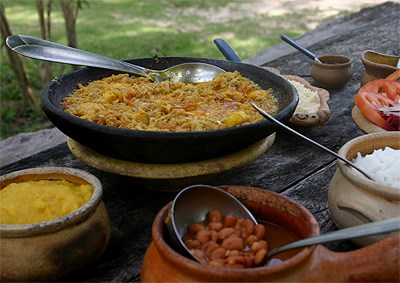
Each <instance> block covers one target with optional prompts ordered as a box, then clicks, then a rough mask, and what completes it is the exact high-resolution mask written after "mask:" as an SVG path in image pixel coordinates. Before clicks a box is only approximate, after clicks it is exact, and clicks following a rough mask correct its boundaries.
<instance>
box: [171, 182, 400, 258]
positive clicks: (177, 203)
mask: <svg viewBox="0 0 400 283" xmlns="http://www.w3.org/2000/svg"><path fill="white" fill-rule="evenodd" d="M212 209H218V210H220V211H221V213H222V215H223V216H227V215H235V216H237V217H242V218H244V219H250V220H252V221H254V222H255V223H257V221H256V220H255V218H254V217H253V215H252V214H251V212H250V211H249V210H248V209H247V208H246V207H245V206H244V205H243V204H242V203H241V202H240V201H239V200H238V199H237V198H235V197H234V196H232V195H231V194H229V193H227V192H225V191H224V190H222V189H219V188H216V187H212V186H207V185H193V186H190V187H187V188H185V189H183V190H182V191H180V192H179V193H178V194H177V196H176V197H175V199H174V200H173V202H172V206H171V208H170V211H169V216H168V217H167V220H166V225H167V231H168V234H169V236H170V239H171V240H172V244H173V245H174V247H176V248H178V250H180V251H184V252H185V253H186V254H188V255H190V256H191V257H193V258H194V259H195V260H197V261H199V262H201V261H200V260H198V259H196V257H195V256H194V255H193V254H192V253H191V252H190V250H189V249H188V248H187V247H186V245H185V243H184V242H183V236H184V234H185V232H186V230H187V228H188V226H189V225H190V224H193V223H199V222H203V221H204V220H205V219H206V218H207V214H208V212H209V211H210V210H212ZM398 230H400V219H399V218H392V219H388V220H383V221H378V222H373V223H368V224H363V225H359V226H354V227H351V228H346V229H342V230H338V231H334V232H330V233H326V234H323V235H319V236H314V237H311V238H306V239H302V240H299V241H295V242H292V243H289V244H287V245H284V246H282V247H279V248H276V249H274V250H271V251H270V252H269V253H268V254H267V258H269V257H272V256H274V255H276V254H279V253H282V252H284V251H287V250H291V249H296V248H301V247H306V246H311V245H316V244H322V243H327V242H332V241H337V240H347V239H353V238H358V237H364V236H371V235H378V234H384V233H389V232H394V231H398Z"/></svg>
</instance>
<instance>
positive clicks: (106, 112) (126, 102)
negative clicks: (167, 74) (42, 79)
mask: <svg viewBox="0 0 400 283" xmlns="http://www.w3.org/2000/svg"><path fill="white" fill-rule="evenodd" d="M250 101H254V102H256V103H257V104H258V105H259V106H260V107H262V108H263V109H266V110H267V111H268V112H269V113H270V114H272V115H273V114H276V112H277V110H278V106H277V99H276V97H275V96H274V94H273V91H272V89H268V90H263V89H261V88H260V87H259V86H258V85H257V84H255V83H254V82H252V81H251V80H249V79H247V78H245V77H243V76H241V75H240V73H239V72H237V71H236V72H227V73H222V74H219V75H217V76H216V77H215V78H214V79H213V80H212V81H210V82H204V83H182V82H170V81H165V82H162V83H155V82H152V81H151V80H149V79H147V78H144V77H130V76H129V75H128V74H120V75H113V76H110V77H107V78H104V79H102V80H98V81H94V82H91V83H89V84H88V85H87V86H83V85H79V86H78V88H77V89H76V90H75V91H74V92H73V93H72V94H71V95H70V96H68V97H66V98H65V99H64V100H63V108H64V110H65V111H66V112H67V113H69V114H72V115H75V116H77V117H79V118H82V119H85V120H88V121H91V122H94V123H98V124H102V125H107V126H112V127H119V128H127V129H133V130H144V131H165V132H190V131H207V130H215V129H222V128H229V127H235V126H239V125H244V124H250V123H255V122H258V121H262V120H263V117H262V116H261V115H260V114H259V113H258V112H257V111H256V110H255V109H254V108H253V107H252V106H251V105H250V104H249V102H250Z"/></svg>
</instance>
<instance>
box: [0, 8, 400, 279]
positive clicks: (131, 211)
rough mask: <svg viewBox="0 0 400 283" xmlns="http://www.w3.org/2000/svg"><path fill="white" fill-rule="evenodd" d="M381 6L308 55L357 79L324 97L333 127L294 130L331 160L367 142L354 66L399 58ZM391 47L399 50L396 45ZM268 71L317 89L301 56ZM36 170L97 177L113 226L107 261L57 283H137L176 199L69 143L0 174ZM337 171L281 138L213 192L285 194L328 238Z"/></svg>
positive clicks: (391, 21)
mask: <svg viewBox="0 0 400 283" xmlns="http://www.w3.org/2000/svg"><path fill="white" fill-rule="evenodd" d="M384 5H385V7H384V8H385V9H383V8H382V7H380V8H379V9H377V8H375V9H376V10H377V11H379V13H381V17H379V18H378V19H376V15H375V18H374V20H372V21H371V22H370V23H368V24H366V25H365V26H362V27H361V28H358V29H356V30H350V31H349V32H348V33H347V34H345V35H340V36H335V37H331V38H328V39H325V40H323V41H321V42H319V43H317V44H315V45H313V46H312V47H310V49H312V50H313V51H314V52H315V53H316V54H321V55H322V54H342V55H345V56H348V57H350V58H352V60H353V72H354V75H353V78H352V79H351V81H350V82H349V83H348V84H347V85H346V86H345V87H343V88H342V89H335V90H329V93H330V100H329V101H328V104H329V108H330V111H331V117H330V119H329V120H328V121H327V122H326V123H324V124H323V125H319V126H316V127H307V128H304V127H301V128H300V127H299V128H296V130H298V131H300V132H301V133H302V134H304V135H306V136H307V137H309V138H311V139H313V140H315V141H317V142H319V143H321V144H323V145H325V146H326V147H328V148H330V149H331V150H333V151H335V152H337V151H338V150H339V148H340V147H341V146H342V145H343V144H345V143H346V142H347V141H349V140H351V139H353V138H355V137H357V136H360V135H363V134H364V132H363V131H362V130H360V129H359V128H358V126H357V125H356V124H355V123H354V121H353V119H352V117H351V110H352V108H353V106H354V102H353V98H354V95H355V94H356V93H357V91H358V89H359V87H360V78H361V76H362V73H363V71H364V68H363V66H362V64H361V61H360V60H359V56H360V54H361V52H362V51H363V50H365V49H371V50H379V51H380V52H382V53H387V54H392V53H397V55H398V52H399V50H398V48H395V47H394V46H398V34H397V30H398V27H397V24H398V13H397V12H398V10H399V6H400V5H398V4H393V3H388V4H384ZM381 6H382V5H381ZM378 7H379V6H378ZM396 9H397V10H396ZM396 11H397V12H396ZM368 13H374V9H367V10H366V11H364V13H363V14H356V16H360V17H361V16H362V17H363V18H365V17H366V16H368V15H366V14H368ZM395 40H396V41H397V45H396V44H394V41H395ZM260 63H262V62H260ZM268 66H269V67H274V68H278V69H279V70H280V71H281V73H282V74H283V75H286V74H289V75H296V76H300V77H303V78H305V79H306V80H307V81H309V82H310V83H311V85H315V84H314V82H313V81H312V79H311V75H310V69H311V61H310V60H307V59H306V58H305V57H304V55H303V54H300V53H293V54H291V55H288V56H285V57H282V58H279V59H277V60H274V61H272V62H269V63H268ZM37 166H66V167H74V168H80V169H83V170H86V171H88V172H90V173H92V174H94V175H95V176H97V177H98V178H99V179H100V181H101V182H102V184H103V187H104V197H103V200H104V202H105V204H106V206H107V209H108V211H109V214H110V218H111V224H112V232H111V240H110V244H109V246H108V247H107V249H106V252H105V254H104V255H103V256H102V257H101V258H100V259H99V260H98V261H97V262H95V263H94V264H92V265H91V266H90V267H88V268H87V269H85V270H83V271H80V272H76V273H74V274H71V275H69V276H68V277H65V278H63V279H62V281H79V282H84V281H103V282H108V281H117V282H122V281H124V282H126V281H139V280H140V269H141V263H142V259H143V256H144V254H145V252H146V250H147V248H148V247H149V245H150V242H151V225H152V221H153V219H154V217H155V216H156V214H157V212H158V211H159V210H160V209H161V208H162V207H163V206H164V205H166V204H167V203H168V202H169V201H171V200H172V199H173V198H174V197H175V194H176V193H167V192H158V191H152V190H148V189H145V188H144V187H143V186H141V185H138V184H136V183H135V182H133V181H132V179H130V177H123V176H119V175H115V174H111V173H106V172H102V171H100V170H97V169H94V168H91V167H89V166H87V165H85V164H84V163H82V162H80V161H79V160H78V159H76V158H75V157H74V156H73V155H72V154H71V153H70V151H69V149H68V147H67V144H66V143H64V144H61V145H58V146H56V147H53V148H51V149H49V150H46V151H43V152H41V153H38V154H36V155H33V156H30V157H28V158H25V159H23V160H20V161H18V162H16V163H12V164H9V165H6V166H4V167H2V168H0V174H5V173H8V172H12V171H16V170H20V169H25V168H31V167H37ZM336 168H337V167H336V161H335V157H333V156H331V155H330V154H328V153H326V152H324V151H322V150H320V149H319V148H316V147H314V146H313V145H310V144H308V143H307V142H305V141H303V140H301V139H300V138H298V137H295V136H293V135H291V134H289V133H287V132H284V131H278V132H277V134H276V139H275V143H274V144H273V146H272V147H271V148H270V149H269V150H268V151H267V152H266V153H265V154H263V155H262V156H261V157H260V158H258V159H257V160H255V161H253V162H251V163H249V164H247V165H245V166H243V167H240V168H236V169H234V170H231V171H228V172H226V173H224V174H223V175H221V176H219V177H217V178H215V179H214V180H212V181H211V182H210V184H211V185H246V186H253V187H258V188H263V189H266V190H271V191H274V192H278V193H281V194H284V195H286V196H288V197H290V198H292V199H294V200H295V201H297V202H299V203H300V204H302V205H303V206H305V207H306V208H307V209H308V210H309V211H311V212H312V214H313V215H314V216H315V217H316V219H317V221H318V222H319V224H320V226H321V233H325V232H329V231H332V230H335V229H336V227H335V225H334V224H333V222H332V220H331V218H330V215H329V209H328V196H327V190H328V186H329V183H330V180H331V178H332V176H333V174H334V172H335V170H336ZM327 246H328V247H329V248H330V249H332V250H335V251H346V250H352V249H355V248H356V247H355V246H354V245H353V244H352V243H351V242H348V241H344V242H337V243H332V244H329V245H327Z"/></svg>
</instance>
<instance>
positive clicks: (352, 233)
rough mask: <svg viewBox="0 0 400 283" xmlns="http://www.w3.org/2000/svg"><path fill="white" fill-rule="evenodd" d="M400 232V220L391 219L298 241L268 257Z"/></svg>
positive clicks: (270, 253) (274, 251)
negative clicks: (311, 246)
mask: <svg viewBox="0 0 400 283" xmlns="http://www.w3.org/2000/svg"><path fill="white" fill-rule="evenodd" d="M398 230H400V218H391V219H387V220H383V221H377V222H372V223H368V224H363V225H358V226H354V227H350V228H346V229H341V230H338V231H335V232H331V233H327V234H324V235H320V236H315V237H311V238H307V239H304V240H300V241H296V242H293V243H290V244H287V245H285V246H282V247H280V248H276V249H273V250H271V251H270V252H269V253H268V255H267V257H271V256H273V255H276V254H278V253H282V252H284V251H287V250H292V249H297V248H301V247H305V246H310V245H315V244H323V243H327V242H332V241H338V240H347V239H353V238H358V237H364V236H371V235H378V234H384V233H389V232H394V231H398Z"/></svg>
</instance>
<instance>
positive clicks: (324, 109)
mask: <svg viewBox="0 0 400 283" xmlns="http://www.w3.org/2000/svg"><path fill="white" fill-rule="evenodd" d="M284 77H285V78H286V79H288V80H291V81H296V82H299V83H301V84H303V85H304V86H305V87H306V88H308V89H310V90H312V91H315V92H317V93H318V96H319V99H320V106H319V109H318V111H317V112H316V113H304V114H303V113H301V114H300V113H294V114H293V116H292V117H291V118H290V120H289V123H290V124H292V125H296V126H317V125H322V124H324V123H325V122H326V121H328V119H329V117H330V116H331V112H330V110H329V106H328V100H329V92H328V91H327V90H325V89H323V88H318V87H314V86H312V85H310V84H309V83H308V82H307V81H306V80H305V79H303V78H301V77H298V76H292V75H285V76H284ZM295 112H296V111H295Z"/></svg>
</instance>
